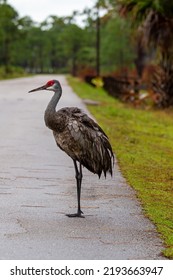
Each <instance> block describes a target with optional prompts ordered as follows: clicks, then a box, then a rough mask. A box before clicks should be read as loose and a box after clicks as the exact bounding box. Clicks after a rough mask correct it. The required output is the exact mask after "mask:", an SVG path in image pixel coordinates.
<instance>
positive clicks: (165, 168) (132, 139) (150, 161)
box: [68, 77, 173, 259]
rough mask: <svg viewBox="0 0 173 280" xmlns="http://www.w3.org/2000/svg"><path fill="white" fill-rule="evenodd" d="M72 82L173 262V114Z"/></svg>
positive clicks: (70, 78)
mask: <svg viewBox="0 0 173 280" xmlns="http://www.w3.org/2000/svg"><path fill="white" fill-rule="evenodd" d="M68 81H69V84H70V85H71V86H72V88H73V89H74V91H75V92H76V93H77V94H78V95H79V96H80V97H81V98H82V99H91V100H94V101H99V102H100V105H98V106H91V105H89V106H88V108H89V110H90V112H91V113H92V114H93V116H94V117H95V118H96V119H97V121H98V122H99V124H100V125H101V126H102V128H103V129H104V130H105V132H106V133H107V135H108V136H109V138H110V141H111V143H112V146H113V149H114V152H115V154H116V157H117V159H118V162H119V166H120V168H121V171H122V173H123V176H124V177H125V178H126V180H127V182H128V183H129V184H130V185H131V186H132V187H133V188H134V189H135V190H136V193H137V196H138V198H139V199H140V201H141V204H142V207H143V209H144V212H145V215H147V216H148V217H149V218H150V219H151V220H152V221H153V222H154V224H155V225H156V227H157V230H158V232H159V233H160V234H161V236H162V238H163V239H164V242H165V244H166V249H165V250H164V252H163V253H164V255H165V256H166V257H169V258H171V259H173V112H171V111H170V110H167V111H161V110H154V109H153V110H152V109H151V110H142V109H134V108H132V107H129V106H128V105H127V104H122V103H121V102H119V101H117V100H116V99H114V98H112V97H111V96H109V95H108V94H107V93H105V91H104V90H103V89H101V88H97V89H96V88H93V87H91V86H89V85H87V84H86V83H84V82H82V81H80V80H79V79H76V78H72V77H68Z"/></svg>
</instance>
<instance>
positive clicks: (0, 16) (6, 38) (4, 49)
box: [0, 1, 18, 73]
mask: <svg viewBox="0 0 173 280" xmlns="http://www.w3.org/2000/svg"><path fill="white" fill-rule="evenodd" d="M17 37H18V13H17V12H16V11H15V10H14V9H13V8H12V7H11V6H10V5H8V4H7V3H6V1H1V2H0V64H1V65H5V70H6V73H8V72H9V71H10V63H11V52H12V45H13V42H14V41H15V40H17Z"/></svg>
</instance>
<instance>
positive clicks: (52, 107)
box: [44, 87, 62, 128]
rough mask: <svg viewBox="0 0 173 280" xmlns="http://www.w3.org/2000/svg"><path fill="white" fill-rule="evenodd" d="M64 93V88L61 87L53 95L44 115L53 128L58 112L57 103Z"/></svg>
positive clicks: (49, 125)
mask: <svg viewBox="0 0 173 280" xmlns="http://www.w3.org/2000/svg"><path fill="white" fill-rule="evenodd" d="M61 95H62V89H61V88H60V87H59V88H58V89H57V90H56V91H55V93H54V95H53V96H52V98H51V100H50V102H49V104H48V106H47V108H46V111H45V115H44V119H45V123H46V125H47V126H48V127H50V128H51V124H52V122H54V117H55V113H56V105H57V104H58V102H59V100H60V98H61Z"/></svg>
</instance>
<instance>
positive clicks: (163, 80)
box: [118, 0, 173, 107]
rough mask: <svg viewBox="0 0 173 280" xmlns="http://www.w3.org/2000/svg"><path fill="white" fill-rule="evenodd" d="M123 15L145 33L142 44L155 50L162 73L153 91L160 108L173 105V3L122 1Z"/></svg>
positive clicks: (148, 0)
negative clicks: (158, 96)
mask: <svg viewBox="0 0 173 280" xmlns="http://www.w3.org/2000/svg"><path fill="white" fill-rule="evenodd" d="M118 3H119V7H120V14H122V15H124V16H130V18H131V19H132V21H133V23H134V24H135V25H136V26H140V30H141V31H142V32H141V34H142V39H143V44H146V45H147V46H148V48H150V49H151V48H152V49H156V59H157V60H158V61H159V68H160V69H159V71H158V72H157V75H154V81H153V86H154V87H153V89H154V90H155V91H157V93H158V94H160V103H159V104H160V105H161V106H163V107H167V106H170V105H173V33H172V30H173V2H172V1H169V0H146V1H143V0H119V1H118Z"/></svg>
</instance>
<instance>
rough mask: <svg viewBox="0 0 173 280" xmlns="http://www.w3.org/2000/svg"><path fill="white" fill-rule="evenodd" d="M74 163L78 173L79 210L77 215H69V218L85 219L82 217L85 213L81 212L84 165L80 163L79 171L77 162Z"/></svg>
mask: <svg viewBox="0 0 173 280" xmlns="http://www.w3.org/2000/svg"><path fill="white" fill-rule="evenodd" d="M73 162H74V167H75V172H76V183H77V201H78V209H77V213H75V214H67V216H68V217H70V218H73V217H80V218H84V216H82V214H83V212H82V211H81V207H80V196H81V184H82V165H81V163H79V169H78V166H77V162H76V161H75V160H73Z"/></svg>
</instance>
